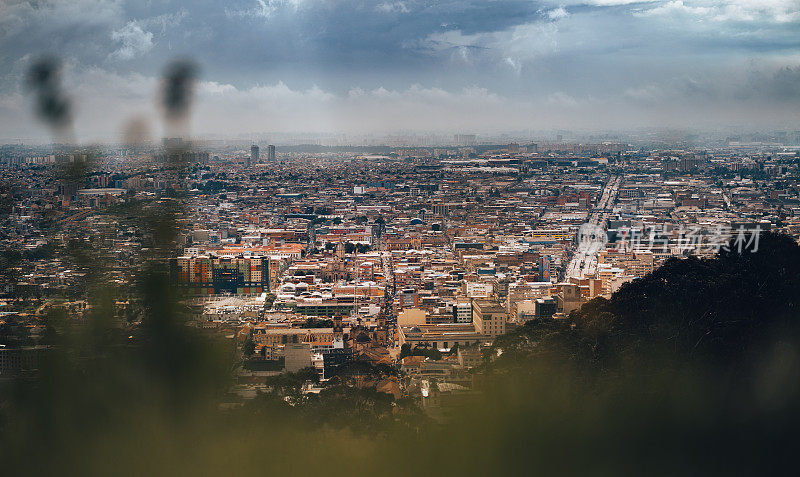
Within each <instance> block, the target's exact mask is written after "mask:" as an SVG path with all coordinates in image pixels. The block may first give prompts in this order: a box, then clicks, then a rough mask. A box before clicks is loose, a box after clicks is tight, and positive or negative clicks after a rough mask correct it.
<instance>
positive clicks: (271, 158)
mask: <svg viewBox="0 0 800 477" xmlns="http://www.w3.org/2000/svg"><path fill="white" fill-rule="evenodd" d="M267 162H275V146H273V145H272V144H270V145H269V146H267Z"/></svg>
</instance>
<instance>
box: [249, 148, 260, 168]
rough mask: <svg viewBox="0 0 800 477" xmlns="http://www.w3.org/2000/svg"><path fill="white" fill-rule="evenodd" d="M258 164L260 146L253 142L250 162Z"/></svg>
mask: <svg viewBox="0 0 800 477" xmlns="http://www.w3.org/2000/svg"><path fill="white" fill-rule="evenodd" d="M251 164H258V146H256V145H255V144H253V145H252V146H250V164H248V165H251Z"/></svg>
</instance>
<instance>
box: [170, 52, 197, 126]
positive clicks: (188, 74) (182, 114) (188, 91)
mask: <svg viewBox="0 0 800 477" xmlns="http://www.w3.org/2000/svg"><path fill="white" fill-rule="evenodd" d="M197 70H198V68H197V66H196V65H195V63H194V62H193V61H191V60H176V61H173V62H172V63H170V64H169V65H167V68H166V70H165V72H164V85H163V91H162V97H161V101H162V104H163V106H164V112H165V114H166V117H167V120H169V121H180V120H183V119H185V118H186V116H187V113H188V112H189V107H190V106H191V102H192V94H193V93H194V86H195V81H196V78H197Z"/></svg>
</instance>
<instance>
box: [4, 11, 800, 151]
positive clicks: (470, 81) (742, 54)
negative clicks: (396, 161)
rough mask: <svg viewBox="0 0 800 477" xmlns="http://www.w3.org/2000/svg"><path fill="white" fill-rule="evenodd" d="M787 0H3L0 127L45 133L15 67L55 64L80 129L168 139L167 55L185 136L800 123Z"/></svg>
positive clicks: (795, 46) (86, 135)
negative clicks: (163, 105)
mask: <svg viewBox="0 0 800 477" xmlns="http://www.w3.org/2000/svg"><path fill="white" fill-rule="evenodd" d="M799 22H800V10H799V9H798V5H797V3H796V2H792V1H789V0H770V1H753V0H715V1H706V2H700V1H690V0H686V1H642V2H635V1H627V0H586V1H582V2H575V1H558V2H549V1H543V2H533V1H497V2H414V1H397V2H391V1H388V2H383V1H377V2H355V1H341V2H338V1H337V2H334V1H328V2H311V1H300V0H296V1H288V0H287V1H280V0H271V1H265V0H252V1H236V2H226V3H225V4H224V5H222V4H215V3H213V2H180V1H176V2H169V3H166V4H163V5H153V4H139V3H138V2H126V1H104V0H80V1H75V2H62V1H47V2H35V3H32V2H6V3H4V4H3V5H2V6H0V26H1V27H2V28H0V31H3V33H2V34H0V35H1V36H0V46H1V47H2V50H3V55H2V57H0V65H2V67H3V69H4V70H5V72H4V74H3V75H2V76H0V130H1V131H2V132H0V139H2V140H4V141H12V142H13V141H16V140H22V141H41V140H43V139H45V138H47V137H48V133H47V131H46V130H45V129H43V128H42V127H41V126H37V125H36V123H35V121H34V118H33V117H32V115H31V114H30V112H29V111H30V110H31V108H30V102H31V98H30V96H29V95H28V94H27V92H26V90H25V88H24V84H23V83H24V81H23V79H24V74H25V71H26V69H27V68H28V67H29V66H30V64H31V62H32V61H34V60H35V59H36V58H38V57H40V56H42V55H53V56H55V57H57V58H59V59H60V60H61V62H62V64H63V72H62V77H63V81H64V85H65V91H66V92H67V94H68V95H69V96H70V97H71V98H72V101H73V103H74V110H75V123H76V137H77V139H78V140H79V141H82V142H87V141H95V140H101V141H113V140H115V139H117V138H119V137H120V134H121V133H120V131H121V130H122V129H123V127H124V124H125V123H126V122H128V121H129V120H130V119H131V118H134V117H138V118H147V120H148V122H149V124H150V135H151V136H152V137H153V138H158V137H160V136H161V135H162V134H163V131H162V128H161V125H160V123H159V122H158V121H157V120H156V119H155V118H158V117H159V111H158V108H157V106H156V98H157V91H158V84H159V80H158V78H159V77H160V75H161V73H162V70H163V68H164V67H165V65H166V64H167V63H168V62H169V61H171V60H173V59H175V58H186V57H189V58H191V59H192V60H193V61H195V62H196V63H197V64H198V65H199V67H200V79H201V81H200V82H199V84H198V88H197V92H198V95H197V103H196V107H195V108H194V109H193V112H192V120H191V124H192V131H193V133H195V134H198V135H208V134H214V135H222V136H225V135H239V134H242V133H263V132H270V131H274V132H320V133H346V134H356V133H371V132H379V133H390V132H395V131H402V130H406V131H438V132H444V133H454V132H473V133H474V132H488V133H496V132H501V131H518V130H527V129H535V130H541V129H552V128H574V129H585V130H597V131H607V130H621V129H626V128H631V127H652V128H660V127H683V128H712V129H713V128H720V127H736V128H744V129H749V130H759V129H762V128H778V129H783V130H795V129H798V124H800V117H798V114H800V113H798V111H799V110H800V108H798V97H800V95H799V94H798V92H800V69H799V67H798V65H799V64H800V44H799V43H798V40H797V36H796V34H795V32H796V29H797V27H798V23H799Z"/></svg>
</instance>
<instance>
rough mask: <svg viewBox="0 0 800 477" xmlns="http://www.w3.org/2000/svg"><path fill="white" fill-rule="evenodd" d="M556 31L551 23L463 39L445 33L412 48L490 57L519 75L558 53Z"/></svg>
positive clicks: (458, 34)
mask: <svg viewBox="0 0 800 477" xmlns="http://www.w3.org/2000/svg"><path fill="white" fill-rule="evenodd" d="M557 33H558V27H557V26H556V25H555V24H554V23H525V24H522V25H516V26H514V27H511V28H509V29H507V30H502V31H495V32H482V33H474V34H469V35H465V34H463V33H462V32H461V30H448V31H445V32H442V33H434V34H432V35H429V36H428V37H427V38H425V40H423V41H422V42H418V43H416V44H414V46H422V47H423V48H427V49H429V50H431V51H434V52H446V51H453V52H455V53H456V54H457V56H458V57H461V58H463V59H464V60H469V59H470V58H471V56H476V55H477V56H484V55H489V56H490V57H493V58H495V59H496V60H498V61H500V62H502V63H505V64H507V65H509V66H511V67H512V69H514V70H516V71H518V72H519V70H520V69H521V68H522V66H523V65H525V64H527V63H530V62H531V61H533V60H535V59H537V58H542V57H545V56H548V55H550V54H553V53H555V52H556V51H557V50H558V41H557V38H556V36H557Z"/></svg>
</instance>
